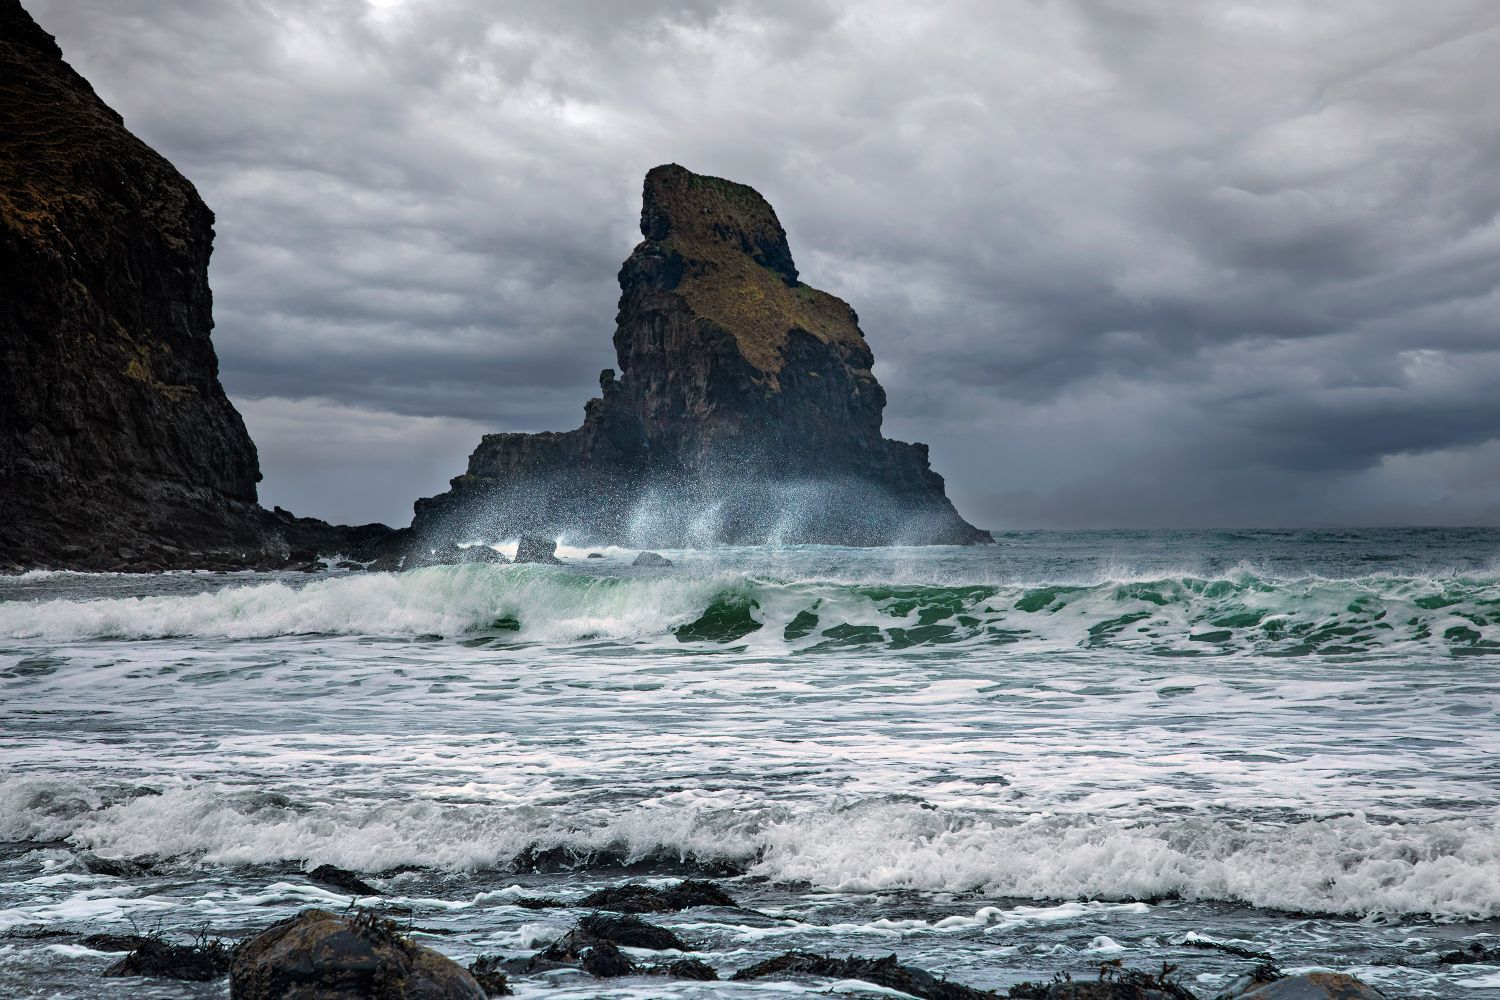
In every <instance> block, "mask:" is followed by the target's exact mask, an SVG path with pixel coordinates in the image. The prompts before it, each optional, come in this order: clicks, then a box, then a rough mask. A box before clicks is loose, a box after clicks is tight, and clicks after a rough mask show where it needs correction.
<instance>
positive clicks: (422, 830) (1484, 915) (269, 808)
mask: <svg viewBox="0 0 1500 1000" xmlns="http://www.w3.org/2000/svg"><path fill="white" fill-rule="evenodd" d="M0 840H11V841H15V840H22V841H27V840H29V841H34V842H39V843H45V842H51V843H57V842H59V841H62V842H66V843H67V844H68V845H69V846H70V847H71V848H73V849H75V850H90V851H97V852H99V853H101V854H103V855H106V856H122V857H130V856H141V855H150V856H151V857H152V858H153V859H155V863H158V864H160V863H161V859H167V860H168V861H169V862H176V863H180V864H183V865H184V866H185V867H186V868H187V869H189V870H193V869H196V868H198V867H201V865H203V864H210V865H215V864H219V865H253V864H275V863H280V862H305V863H306V864H309V865H317V864H324V863H332V864H337V865H341V866H345V867H349V868H352V869H356V870H359V871H363V872H374V873H379V872H382V871H390V870H391V869H395V868H397V867H399V866H417V867H421V868H427V869H436V870H440V871H442V870H446V871H450V872H463V871H475V870H484V869H500V870H510V871H513V870H516V869H518V868H527V867H535V866H536V865H537V863H538V861H539V859H545V861H546V863H547V864H549V865H551V866H553V867H566V866H575V867H579V868H585V867H590V866H593V865H601V864H602V865H619V864H630V863H635V862H639V861H642V860H646V861H651V862H656V863H682V864H686V865H702V866H709V867H713V868H716V869H718V870H721V871H722V870H726V869H728V870H732V871H738V872H742V873H745V874H750V875H753V876H760V877H764V878H768V879H771V880H773V881H776V882H786V883H808V884H811V885H813V886H818V887H823V888H827V889H832V890H838V891H844V892H880V891H889V890H893V889H916V890H928V891H950V892H951V891H970V890H978V891H983V892H986V893H989V894H992V895H994V896H997V897H1008V898H1024V899H1037V900H1057V899H1086V900H1105V901H1117V902H1118V901H1131V900H1155V899H1160V898H1182V899H1189V900H1215V901H1225V902H1237V903H1248V904H1250V905H1254V906H1258V907H1263V908H1271V909H1280V910H1290V911H1297V912H1307V913H1326V914H1346V915H1358V916H1370V915H1374V914H1422V915H1427V916H1431V917H1434V918H1439V919H1493V918H1496V917H1500V832H1497V831H1496V829H1495V828H1494V826H1493V824H1492V823H1487V822H1485V821H1482V820H1478V819H1476V820H1475V821H1474V822H1464V821H1458V820H1446V821H1439V822H1430V823H1406V824H1403V823H1391V822H1377V821H1375V820H1373V819H1370V818H1367V817H1366V816H1364V815H1363V814H1359V813H1355V814H1353V815H1345V816H1339V817H1333V818H1321V819H1315V818H1301V819H1295V820H1289V821H1283V822H1272V821H1265V820H1252V819H1249V818H1235V817H1220V818H1207V817H1204V818H1177V819H1162V820H1157V821H1147V822H1130V823H1124V822H1118V821H1110V820H1106V819H1101V818H1097V817H1092V818H1091V817H1078V816H1074V817H1058V816H1048V815H1037V816H1033V817H1032V818H1030V819H1028V820H1024V821H1021V822H1012V823H1004V822H999V821H996V820H994V819H992V818H986V817H983V816H980V815H976V814H971V813H965V812H958V811H947V810H933V809H931V808H930V807H924V806H922V805H921V804H919V803H914V802H911V801H907V800H901V799H867V800H863V801H860V802H856V803H853V804H847V805H844V806H842V807H834V808H826V807H811V804H809V806H806V807H802V808H798V809H795V810H794V809H792V808H790V807H788V806H785V805H781V806H775V807H767V808H764V809H760V810H753V809H751V810H746V809H743V808H741V809H734V810H722V809H721V810H715V809H681V808H665V807H658V806H650V805H638V806H636V807H634V808H629V809H624V810H620V811H614V810H611V811H608V812H604V811H600V812H593V811H590V810H588V809H567V810H564V809H546V808H539V807H527V808H510V807H505V806H502V805H495V804H487V803H483V804H482V803H467V804H455V803H441V802H435V801H430V800H428V801H406V802H399V803H382V804H373V805H372V804H360V805H353V804H344V805H339V806H335V805H330V804H327V803H321V802H306V803H302V802H296V801H293V800H292V799H290V798H288V797H286V796H284V795H280V794H275V793H267V792H264V791H259V792H231V791H228V790H226V789H224V788H219V787H214V788H207V787H191V786H187V787H181V788H176V789H169V790H167V791H166V792H165V793H164V794H160V795H154V794H153V795H145V796H137V797H133V798H131V797H126V798H124V799H123V800H110V799H109V798H108V797H102V798H101V796H100V795H99V793H98V792H96V791H92V790H89V789H87V788H84V787H82V786H69V785H67V784H65V783H59V782H46V781H40V780H25V779H20V780H12V781H9V782H5V783H0Z"/></svg>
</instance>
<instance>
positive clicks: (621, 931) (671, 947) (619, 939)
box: [574, 913, 693, 951]
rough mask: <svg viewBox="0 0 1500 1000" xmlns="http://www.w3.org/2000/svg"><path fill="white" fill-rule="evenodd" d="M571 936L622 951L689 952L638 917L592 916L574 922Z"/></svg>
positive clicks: (668, 933) (668, 934)
mask: <svg viewBox="0 0 1500 1000" xmlns="http://www.w3.org/2000/svg"><path fill="white" fill-rule="evenodd" d="M574 933H576V934H578V935H580V936H582V937H583V938H585V939H587V941H588V942H589V943H592V942H593V941H608V942H610V943H611V944H617V945H621V946H623V947H626V948H646V949H649V950H651V951H692V950H693V947H692V945H690V944H688V943H687V942H685V941H683V940H682V938H680V937H678V936H677V935H676V934H674V933H672V932H671V931H669V930H668V929H667V928H665V927H658V926H656V925H655V924H648V923H646V921H644V920H641V919H640V918H639V917H632V916H614V915H610V914H604V913H594V914H590V915H589V916H587V917H584V918H583V919H582V920H580V921H578V929H577V931H575V932H574Z"/></svg>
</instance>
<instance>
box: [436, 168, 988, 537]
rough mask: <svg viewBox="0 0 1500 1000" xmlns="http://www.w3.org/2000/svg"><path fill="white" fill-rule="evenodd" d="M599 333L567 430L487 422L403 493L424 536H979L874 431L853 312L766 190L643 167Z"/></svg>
mask: <svg viewBox="0 0 1500 1000" xmlns="http://www.w3.org/2000/svg"><path fill="white" fill-rule="evenodd" d="M641 233H642V235H643V236H644V237H645V239H644V240H643V241H642V242H641V243H640V244H639V245H638V246H637V247H636V248H635V251H634V252H633V253H632V254H631V255H630V258H629V259H628V260H627V261H626V262H625V265H624V266H623V267H622V268H621V270H620V291H621V294H620V307H619V315H618V316H617V317H616V324H617V325H616V328H615V335H614V344H615V352H616V356H617V358H618V360H619V366H620V376H619V377H618V378H616V377H615V373H614V372H613V371H612V370H606V371H605V372H604V373H603V374H602V375H601V377H600V386H601V389H602V396H601V397H600V398H596V399H592V400H590V401H589V402H588V404H587V406H586V407H585V416H584V422H583V426H582V427H580V428H578V429H577V430H573V431H568V432H565V433H544V434H491V435H487V436H485V438H484V439H483V440H482V441H481V442H480V445H479V447H478V448H477V449H475V451H474V453H473V455H472V456H471V457H470V459H469V468H468V472H467V473H466V474H465V475H463V476H460V477H458V478H457V479H454V480H453V482H452V489H451V490H450V491H449V492H448V493H445V494H443V495H441V496H438V497H433V498H430V499H427V500H420V501H418V502H417V505H416V510H417V516H416V520H415V521H414V522H413V528H414V529H415V530H416V532H417V533H418V534H419V535H420V536H421V537H423V538H426V539H433V540H465V539H466V538H467V539H474V540H493V539H497V538H501V537H506V536H514V535H516V534H520V533H522V532H526V533H533V534H559V533H563V534H567V535H568V536H569V538H570V539H572V540H577V541H580V542H611V541H619V542H627V543H633V544H637V545H662V546H666V545H674V544H695V543H704V542H751V543H754V542H766V541H780V542H826V543H835V544H854V545H882V544H898V543H910V544H926V543H957V544H968V543H974V542H987V541H991V539H990V537H989V534H988V533H987V532H984V531H981V530H979V529H977V528H975V527H973V526H972V525H970V524H968V523H967V522H965V521H964V520H963V519H962V518H961V517H959V516H958V513H957V512H956V511H955V510H954V509H953V505H952V504H951V503H949V502H948V499H947V497H946V496H945V495H944V492H943V479H942V477H941V476H939V475H938V474H937V473H935V472H933V471H932V468H931V467H930V465H929V464H928V460H927V447H926V445H921V444H907V443H905V442H901V441H890V440H887V439H885V438H883V437H881V434H880V422H881V411H882V410H883V409H884V407H885V393H884V391H883V390H882V389H881V388H880V384H879V383H878V382H877V381H876V380H875V376H874V375H873V374H871V372H870V367H871V365H872V363H873V361H874V359H873V356H872V355H871V353H870V347H869V345H868V344H867V343H866V342H865V337H864V334H863V333H862V332H861V331H860V328H859V320H858V317H857V316H856V315H855V313H854V310H853V309H851V308H850V307H849V305H848V304H847V303H845V302H844V301H843V300H841V299H839V298H837V297H835V296H833V295H829V294H828V293H827V292H822V291H819V290H818V289H816V288H812V287H811V286H809V285H806V284H804V283H802V282H801V281H799V280H798V275H797V268H796V266H795V265H794V264H793V262H792V253H791V249H790V248H789V247H788V246H787V240H786V233H785V232H784V231H783V230H782V228H781V224H780V222H778V221H777V218H776V213H775V211H773V210H772V208H771V206H770V205H769V204H768V203H767V202H766V200H765V199H764V198H762V197H761V196H760V195H759V194H758V193H757V192H756V191H755V190H754V189H752V188H749V187H747V186H745V185H743V184H736V183H733V182H731V181H726V180H722V179H720V178H717V177H705V176H702V175H699V174H694V173H692V172H691V171H688V170H685V169H683V168H682V167H680V166H677V165H675V164H672V165H667V166H661V167H656V168H655V169H653V170H652V171H651V172H650V173H648V174H647V175H646V184H645V196H644V204H643V206H642V210H641Z"/></svg>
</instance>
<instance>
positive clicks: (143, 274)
mask: <svg viewBox="0 0 1500 1000" xmlns="http://www.w3.org/2000/svg"><path fill="white" fill-rule="evenodd" d="M213 221H214V219H213V213H212V212H210V211H209V209H208V207H207V206H206V205H204V203H203V200H202V199H201V198H199V197H198V192H197V191H196V190H194V188H193V185H192V184H191V183H189V182H188V180H187V179H186V178H185V177H183V176H182V175H181V174H179V173H178V172H177V170H176V169H175V168H173V166H172V165H171V164H170V163H168V162H167V161H166V160H165V159H163V158H162V157H161V156H159V155H158V154H157V153H156V152H155V151H153V150H152V149H151V148H150V147H148V146H147V145H146V144H145V143H143V142H141V141H140V140H139V139H137V138H136V137H135V136H134V135H132V134H131V133H130V132H129V131H128V130H126V128H125V126H124V124H123V121H122V120H121V118H120V116H119V115H118V114H116V113H115V112H114V111H113V110H111V109H110V108H109V107H108V106H107V105H105V104H104V102H103V101H101V100H100V99H99V97H98V95H96V94H95V93H94V91H93V88H92V87H90V86H89V84H88V81H86V80H84V79H83V77H81V76H79V75H78V73H76V72H75V71H74V70H73V68H72V67H70V66H69V65H68V64H67V63H66V62H64V61H63V58H62V52H61V51H60V50H59V49H58V46H57V43H56V42H55V41H54V40H53V38H52V36H51V35H49V34H47V33H46V32H45V31H43V30H42V29H41V28H40V27H39V26H38V25H37V24H36V22H35V21H33V20H32V19H31V17H30V16H29V15H28V14H27V13H26V11H25V10H24V9H22V7H21V5H20V3H19V2H17V0H0V568H4V567H5V566H7V565H13V566H27V567H30V566H57V567H77V568H95V569H98V568H141V569H144V568H160V567H164V566H201V565H274V564H276V563H277V562H278V561H284V560H285V559H286V557H287V556H288V555H289V554H290V553H291V552H292V551H293V550H295V549H298V548H313V549H325V550H330V551H338V550H340V549H348V548H351V547H352V545H353V544H354V542H355V541H363V542H368V541H369V540H370V539H373V538H376V537H379V536H380V535H381V534H383V533H384V532H385V531H386V530H388V529H381V528H379V527H378V526H371V527H369V528H368V529H367V530H365V531H364V532H363V533H362V534H358V535H357V538H355V539H353V540H351V536H349V534H348V532H347V530H346V529H337V528H333V527H331V526H329V525H327V524H324V523H323V522H321V521H314V520H312V519H299V518H293V517H291V516H290V515H287V514H285V513H284V512H276V513H272V512H268V511H265V510H262V509H261V508H260V507H259V506H258V505H257V504H256V485H255V484H256V482H257V481H258V480H259V479H260V468H259V464H258V462H257V458H256V452H255V445H254V444H253V443H252V442H251V440H250V436H249V434H247V433H246V431H245V425H244V422H243V421H242V420H241V419H240V415H239V413H237V412H236V411H235V409H234V407H233V406H232V405H231V404H230V402H229V400H228V398H226V396H225V395H224V389H223V386H221V385H220V384H219V377H218V359H217V358H216V356H215V355H214V348H213V344H212V342H211V341H210V340H209V331H210V330H211V329H212V328H213V317H212V314H211V308H212V301H213V300H212V296H211V294H210V292H209V288H208V257H209V252H210V250H211V249H212V244H213V235H214V233H213Z"/></svg>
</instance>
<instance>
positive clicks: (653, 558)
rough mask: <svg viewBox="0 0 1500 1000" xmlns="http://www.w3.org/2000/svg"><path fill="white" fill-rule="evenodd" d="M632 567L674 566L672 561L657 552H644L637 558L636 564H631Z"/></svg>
mask: <svg viewBox="0 0 1500 1000" xmlns="http://www.w3.org/2000/svg"><path fill="white" fill-rule="evenodd" d="M631 565H632V566H670V565H672V560H670V559H668V558H667V557H666V556H663V555H658V554H657V553H655V552H642V553H641V554H640V555H638V556H636V557H635V562H633V563H631Z"/></svg>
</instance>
